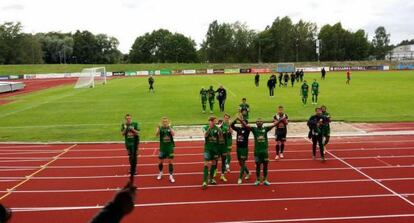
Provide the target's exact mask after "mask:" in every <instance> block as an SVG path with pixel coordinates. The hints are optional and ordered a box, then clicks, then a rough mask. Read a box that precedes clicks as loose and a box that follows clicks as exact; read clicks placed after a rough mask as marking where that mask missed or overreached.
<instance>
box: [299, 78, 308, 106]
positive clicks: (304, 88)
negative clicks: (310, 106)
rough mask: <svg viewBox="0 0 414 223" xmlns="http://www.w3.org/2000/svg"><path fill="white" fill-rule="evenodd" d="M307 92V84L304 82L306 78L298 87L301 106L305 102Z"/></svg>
mask: <svg viewBox="0 0 414 223" xmlns="http://www.w3.org/2000/svg"><path fill="white" fill-rule="evenodd" d="M308 92H309V85H308V84H307V83H306V80H305V81H304V82H303V84H302V86H301V87H300V96H301V97H302V104H303V106H305V105H306V102H307V100H308Z"/></svg>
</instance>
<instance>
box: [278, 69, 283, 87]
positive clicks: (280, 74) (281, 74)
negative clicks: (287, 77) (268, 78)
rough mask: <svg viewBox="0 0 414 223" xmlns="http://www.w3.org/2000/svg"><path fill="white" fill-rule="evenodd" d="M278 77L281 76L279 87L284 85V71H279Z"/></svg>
mask: <svg viewBox="0 0 414 223" xmlns="http://www.w3.org/2000/svg"><path fill="white" fill-rule="evenodd" d="M278 78H279V87H282V85H283V82H282V79H283V73H282V72H280V73H279V76H278Z"/></svg>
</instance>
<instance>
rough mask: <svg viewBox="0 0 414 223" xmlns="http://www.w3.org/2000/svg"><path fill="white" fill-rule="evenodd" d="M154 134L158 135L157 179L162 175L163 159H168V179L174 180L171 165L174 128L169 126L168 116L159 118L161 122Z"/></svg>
mask: <svg viewBox="0 0 414 223" xmlns="http://www.w3.org/2000/svg"><path fill="white" fill-rule="evenodd" d="M155 135H156V136H158V137H160V138H159V139H160V152H159V155H158V159H159V162H158V170H159V171H160V172H159V174H158V176H157V180H161V178H162V175H163V172H162V170H163V167H164V160H166V159H167V160H168V173H169V174H170V176H169V180H170V182H171V183H174V182H175V179H174V176H173V174H174V166H173V159H174V147H175V143H174V135H175V132H174V129H173V128H172V127H171V124H170V120H168V118H166V117H163V118H162V119H161V123H160V125H159V126H158V128H157V133H156V134H155Z"/></svg>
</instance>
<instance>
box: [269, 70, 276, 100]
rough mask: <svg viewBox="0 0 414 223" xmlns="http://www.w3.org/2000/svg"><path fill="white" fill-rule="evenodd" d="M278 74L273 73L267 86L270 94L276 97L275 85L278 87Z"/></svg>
mask: <svg viewBox="0 0 414 223" xmlns="http://www.w3.org/2000/svg"><path fill="white" fill-rule="evenodd" d="M276 82H277V80H276V76H275V75H272V76H270V77H269V80H268V81H267V88H269V96H270V97H274V96H275V87H276Z"/></svg>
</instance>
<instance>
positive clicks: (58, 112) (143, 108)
mask: <svg viewBox="0 0 414 223" xmlns="http://www.w3.org/2000/svg"><path fill="white" fill-rule="evenodd" d="M269 76H270V75H268V74H266V75H261V78H260V87H258V88H256V87H255V85H254V75H252V74H240V75H198V76H196V75H191V76H184V75H182V76H157V77H155V85H154V86H155V94H152V93H149V92H148V82H147V78H139V77H130V78H116V79H112V80H109V81H108V84H107V85H105V86H97V87H96V88H93V89H91V88H90V89H73V86H72V85H70V86H63V87H56V88H51V89H47V90H43V91H38V92H34V93H30V94H25V95H19V96H15V97H13V98H11V99H13V100H14V101H13V102H11V103H9V104H5V105H1V106H0V132H1V134H0V141H42V142H47V141H114V140H116V141H118V140H122V137H121V136H120V124H121V123H122V122H123V117H124V115H125V114H126V113H130V114H131V115H132V116H133V119H134V120H136V121H138V122H139V124H140V126H141V140H155V139H156V137H155V128H156V126H157V124H158V123H159V121H160V119H161V117H163V116H167V117H168V118H170V119H171V121H172V124H173V125H194V124H203V123H206V122H207V119H208V117H209V116H210V114H208V113H206V114H202V113H201V103H200V97H199V91H200V88H201V87H206V88H207V87H209V86H210V85H213V86H214V89H216V88H217V87H219V86H220V85H223V86H224V87H225V88H226V89H227V101H226V109H225V110H226V112H227V113H229V114H230V115H232V116H234V115H235V114H236V113H237V108H238V104H239V103H240V101H241V99H242V98H243V97H246V98H247V102H248V103H249V104H250V107H251V115H250V119H251V120H255V119H256V118H258V117H262V118H264V119H265V120H269V121H270V120H271V119H272V117H273V115H274V113H275V112H276V108H277V106H278V105H284V106H285V111H286V113H287V114H288V115H289V118H290V120H291V121H292V120H293V121H303V120H306V119H307V118H308V117H309V116H310V115H312V114H313V113H314V108H315V107H316V106H315V105H312V104H311V95H309V98H308V105H307V106H303V105H302V103H301V100H300V96H299V87H300V83H295V86H294V87H291V86H290V82H289V85H288V87H287V88H279V87H276V89H275V97H274V98H270V97H269V96H268V89H267V86H266V82H267V79H268V78H269ZM314 78H316V79H317V80H318V82H319V83H320V95H319V105H321V104H325V105H327V107H328V110H329V112H330V113H331V115H332V117H333V120H335V121H338V120H343V121H347V122H376V121H378V122H384V121H414V113H413V107H414V101H413V96H414V92H413V86H414V72H413V71H390V72H378V71H376V72H353V74H352V81H351V85H345V72H328V74H327V79H326V80H323V81H322V80H320V74H318V73H315V74H305V79H306V80H307V81H308V83H310V84H311V82H312V81H313V79H314ZM214 110H215V113H214V115H216V116H220V117H221V116H222V115H223V113H219V112H218V110H219V108H218V102H217V100H216V103H215V108H214Z"/></svg>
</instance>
